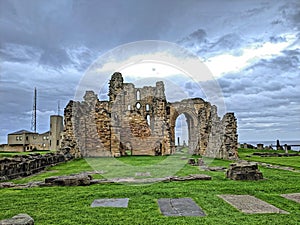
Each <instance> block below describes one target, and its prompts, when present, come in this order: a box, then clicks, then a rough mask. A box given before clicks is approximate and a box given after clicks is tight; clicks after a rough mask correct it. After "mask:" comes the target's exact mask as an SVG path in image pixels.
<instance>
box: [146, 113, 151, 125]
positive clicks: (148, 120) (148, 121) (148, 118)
mask: <svg viewBox="0 0 300 225" xmlns="http://www.w3.org/2000/svg"><path fill="white" fill-rule="evenodd" d="M146 119H147V123H148V125H149V127H150V122H151V120H150V115H147V117H146Z"/></svg>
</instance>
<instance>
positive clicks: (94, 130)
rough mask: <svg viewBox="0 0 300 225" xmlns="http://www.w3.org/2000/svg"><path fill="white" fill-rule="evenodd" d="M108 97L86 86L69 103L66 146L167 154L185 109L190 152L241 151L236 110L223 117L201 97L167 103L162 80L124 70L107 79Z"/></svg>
mask: <svg viewBox="0 0 300 225" xmlns="http://www.w3.org/2000/svg"><path fill="white" fill-rule="evenodd" d="M108 96H109V101H99V99H98V97H97V95H96V94H95V93H94V92H92V91H87V92H86V94H85V96H84V100H83V101H82V102H74V101H70V102H69V104H68V105H67V106H66V108H65V129H64V135H63V141H62V150H63V151H65V152H68V153H69V154H71V155H73V156H74V157H82V156H83V157H85V156H120V155H124V154H126V153H125V152H127V153H128V152H130V153H131V154H133V155H168V154H173V153H175V150H176V148H175V124H176V119H177V117H178V116H179V115H181V114H184V115H185V117H186V119H187V123H188V132H189V141H188V142H189V150H190V153H191V154H198V155H207V156H209V157H217V158H225V159H229V158H230V159H231V158H232V159H233V158H236V157H237V134H236V133H237V124H236V119H235V117H234V114H233V113H227V114H226V115H225V116H224V117H223V118H222V120H221V119H220V118H219V117H218V114H217V108H216V106H212V105H211V104H210V103H209V102H206V101H204V100H203V99H200V98H193V99H185V100H182V101H180V102H174V103H169V102H167V100H166V96H165V90H164V84H163V82H161V81H159V82H157V83H156V86H155V87H149V86H145V87H142V88H136V87H135V86H134V85H133V84H131V83H124V82H123V77H122V74H121V73H114V74H113V75H112V78H111V80H110V82H109V93H108Z"/></svg>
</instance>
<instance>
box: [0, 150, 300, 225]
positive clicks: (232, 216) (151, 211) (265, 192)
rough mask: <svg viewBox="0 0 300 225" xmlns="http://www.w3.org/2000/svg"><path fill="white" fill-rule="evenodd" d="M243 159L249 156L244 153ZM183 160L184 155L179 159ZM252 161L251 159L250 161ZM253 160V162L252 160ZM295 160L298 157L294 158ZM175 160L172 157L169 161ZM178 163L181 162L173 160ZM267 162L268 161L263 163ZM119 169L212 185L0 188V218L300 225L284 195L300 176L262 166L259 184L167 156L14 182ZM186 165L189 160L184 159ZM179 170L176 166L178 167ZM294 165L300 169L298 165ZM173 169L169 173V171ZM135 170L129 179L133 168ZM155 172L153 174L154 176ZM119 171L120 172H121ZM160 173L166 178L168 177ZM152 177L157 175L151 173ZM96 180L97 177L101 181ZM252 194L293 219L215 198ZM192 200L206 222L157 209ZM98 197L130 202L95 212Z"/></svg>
mask: <svg viewBox="0 0 300 225" xmlns="http://www.w3.org/2000/svg"><path fill="white" fill-rule="evenodd" d="M243 154H248V153H245V152H243V153H242V155H243ZM180 157H181V156H180ZM251 158H252V157H251ZM251 158H250V159H251ZM295 158H296V157H295ZM170 159H171V158H170ZM173 159H174V161H175V160H180V159H178V158H173ZM263 159H266V158H263ZM105 160H106V162H107V165H112V166H113V167H115V168H114V169H112V170H116V171H117V172H114V173H113V174H112V175H118V174H120V175H122V174H123V175H124V174H125V175H126V176H128V175H133V176H134V173H135V172H136V171H140V172H146V170H151V175H153V176H154V175H158V174H156V172H157V171H159V170H163V166H165V171H168V172H172V171H171V170H172V169H174V168H175V169H178V170H174V171H173V174H176V175H180V176H183V175H188V174H196V173H205V174H208V175H211V176H212V180H211V181H188V182H171V183H163V182H160V183H153V184H148V185H128V184H127V185H125V184H98V185H91V186H86V187H44V188H29V189H0V196H1V197H0V202H1V204H0V219H4V218H9V217H12V216H14V215H16V214H19V213H27V214H29V215H30V216H32V217H33V218H34V220H35V222H36V223H35V224H37V225H39V224H47V225H49V224H299V223H300V204H298V203H295V202H293V201H290V200H287V199H285V198H283V197H281V196H280V194H284V193H299V192H300V184H299V180H300V173H295V172H290V171H283V170H275V169H268V168H264V167H261V168H260V169H261V171H262V173H263V175H264V177H265V178H266V179H265V180H261V181H232V180H228V179H226V178H225V175H224V172H203V171H199V169H198V167H195V166H190V165H185V164H183V165H181V163H180V166H181V167H180V168H178V167H177V164H175V163H172V160H168V157H165V156H162V157H151V156H139V157H138V156H136V157H123V158H119V159H113V160H112V159H109V158H105V159H104V160H103V162H102V161H101V162H100V163H99V162H98V161H97V160H96V159H88V160H85V159H79V160H74V161H72V162H68V163H63V164H60V165H58V166H55V167H52V168H49V169H48V170H47V171H46V172H45V173H41V174H38V175H35V176H32V177H28V178H23V179H18V180H14V182H17V183H24V182H29V181H33V180H42V179H44V178H45V177H49V176H53V175H64V174H71V173H79V172H82V171H92V170H94V169H97V170H101V166H103V168H102V170H104V171H106V170H107V171H106V173H105V174H103V177H106V176H108V175H109V171H108V170H110V167H109V166H106V167H105V166H104V165H105V163H104V162H105ZM182 161H184V162H186V160H182ZM229 163H231V162H230V161H224V160H213V161H212V162H211V163H210V165H211V166H228V165H229ZM174 165H175V167H174ZM296 166H298V164H297V163H296ZM168 167H169V168H168ZM128 168H130V169H133V171H132V173H131V174H130V169H128ZM152 170H153V171H152ZM118 171H119V172H118ZM165 171H161V172H162V174H163V175H164V174H166V172H165ZM152 173H153V174H152ZM97 178H98V177H97ZM219 194H249V195H253V196H256V197H258V198H260V199H262V200H264V201H266V202H268V203H270V204H273V205H274V206H276V207H278V208H281V209H283V210H285V211H288V212H289V213H290V214H287V215H286V214H253V215H248V214H244V213H241V212H239V211H238V210H236V209H235V208H233V207H232V206H231V205H229V204H228V203H226V202H224V201H223V200H222V199H220V198H219V197H218V196H217V195H219ZM184 197H190V198H192V199H193V200H194V201H195V202H196V203H197V204H198V205H199V206H200V207H201V208H202V209H203V210H204V211H205V213H206V214H207V216H205V217H165V216H163V215H161V213H160V211H159V207H158V204H157V199H159V198H184ZM99 198H129V199H130V200H129V207H128V208H101V207H99V208H91V207H90V205H91V203H92V202H93V200H95V199H99Z"/></svg>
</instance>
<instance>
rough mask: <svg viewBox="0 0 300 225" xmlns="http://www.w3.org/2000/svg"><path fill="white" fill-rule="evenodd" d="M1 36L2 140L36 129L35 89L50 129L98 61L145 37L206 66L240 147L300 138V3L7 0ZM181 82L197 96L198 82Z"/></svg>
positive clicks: (1, 9)
mask: <svg viewBox="0 0 300 225" xmlns="http://www.w3.org/2000/svg"><path fill="white" fill-rule="evenodd" d="M0 34H1V35H0V101H1V105H0V119H1V123H0V143H6V135H7V133H10V132H14V131H16V130H20V129H28V130H30V127H31V124H30V121H31V110H32V104H33V103H32V101H33V89H34V87H37V88H38V131H39V132H44V131H47V130H48V129H49V116H50V115H51V114H56V113H57V102H58V101H60V105H61V108H64V107H65V105H66V104H67V102H68V101H69V100H70V99H72V98H73V97H74V93H75V89H76V87H77V85H78V83H79V82H80V80H81V78H82V76H83V74H84V72H85V71H86V70H87V68H88V67H89V65H90V64H91V63H92V62H93V61H94V60H96V59H97V58H98V57H99V56H100V55H102V54H104V53H105V52H107V51H109V50H110V49H112V48H115V47H117V46H119V45H121V44H125V43H129V42H133V41H141V40H162V41H169V42H174V43H177V44H179V45H180V46H182V47H184V48H187V49H188V50H189V51H191V52H193V53H194V54H196V55H197V56H199V58H200V59H201V60H203V62H204V63H205V64H206V65H207V66H208V67H209V69H210V70H211V72H212V73H213V75H214V76H215V79H216V80H217V81H218V83H219V85H220V87H221V90H222V93H223V95H224V100H225V103H226V109H227V111H233V112H235V115H236V117H237V118H238V134H239V140H240V141H249V140H253V141H261V140H276V139H281V140H299V139H300V61H299V60H300V41H299V39H300V2H299V1H298V0H277V1H273V0H261V1H259V0H243V1H240V0H228V1H224V0H209V1H204V0H203V1H198V0H197V1H196V0H195V1H193V0H186V1H181V0H178V1H174V0H169V1H162V0H155V1H140V0H137V1H132V0H129V1H128V0H127V1H122V0H119V1H101V0H89V1H85V0H77V1H75V0H57V1H55V0H52V1H47V0H19V1H14V0H0ZM174 79H176V78H174ZM125 80H126V77H125ZM181 85H182V88H185V89H186V91H187V92H189V95H190V96H193V97H198V96H197V93H199V90H198V88H197V85H194V84H193V83H191V82H189V81H187V82H181Z"/></svg>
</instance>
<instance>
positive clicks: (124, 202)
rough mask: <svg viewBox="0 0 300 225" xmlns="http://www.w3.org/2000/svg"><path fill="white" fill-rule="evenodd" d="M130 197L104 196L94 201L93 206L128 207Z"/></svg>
mask: <svg viewBox="0 0 300 225" xmlns="http://www.w3.org/2000/svg"><path fill="white" fill-rule="evenodd" d="M128 201H129V198H102V199H96V200H94V201H93V203H92V205H91V207H116V208H127V207H128Z"/></svg>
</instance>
